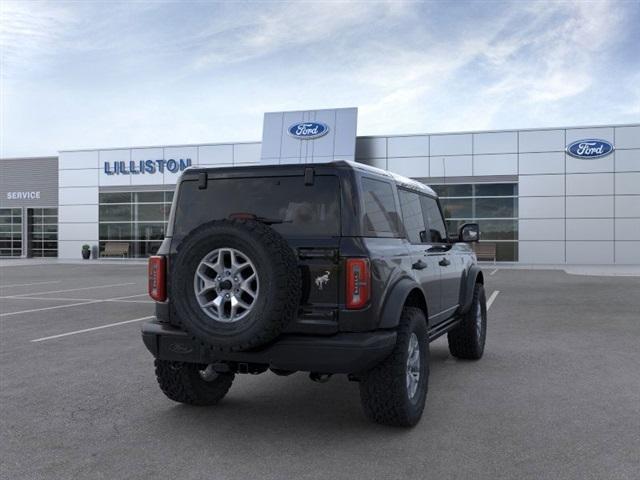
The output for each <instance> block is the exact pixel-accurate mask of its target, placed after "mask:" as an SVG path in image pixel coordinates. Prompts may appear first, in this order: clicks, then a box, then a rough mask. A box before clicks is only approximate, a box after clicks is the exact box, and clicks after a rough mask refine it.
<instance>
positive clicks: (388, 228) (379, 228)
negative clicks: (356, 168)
mask: <svg viewBox="0 0 640 480" xmlns="http://www.w3.org/2000/svg"><path fill="white" fill-rule="evenodd" d="M362 198H363V202H364V218H363V222H364V225H363V227H364V228H363V229H364V231H365V233H366V234H368V235H373V236H379V237H393V236H396V235H398V234H399V230H400V229H399V225H400V222H399V215H398V211H397V209H396V201H395V198H394V196H393V187H392V186H391V184H390V183H388V182H383V181H381V180H374V179H372V178H367V177H363V178H362Z"/></svg>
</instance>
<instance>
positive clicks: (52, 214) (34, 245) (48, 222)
mask: <svg viewBox="0 0 640 480" xmlns="http://www.w3.org/2000/svg"><path fill="white" fill-rule="evenodd" d="M27 226H28V232H29V256H30V257H57V256H58V209H57V208H30V209H29V210H28V211H27Z"/></svg>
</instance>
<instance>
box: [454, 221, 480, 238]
mask: <svg viewBox="0 0 640 480" xmlns="http://www.w3.org/2000/svg"><path fill="white" fill-rule="evenodd" d="M478 240H480V226H479V225H478V224H477V223H465V224H464V225H462V226H461V227H460V233H459V234H458V241H460V242H477V241H478Z"/></svg>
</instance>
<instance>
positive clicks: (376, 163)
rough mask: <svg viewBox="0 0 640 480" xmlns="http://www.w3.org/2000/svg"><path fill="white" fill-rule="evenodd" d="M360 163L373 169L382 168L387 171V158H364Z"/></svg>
mask: <svg viewBox="0 0 640 480" xmlns="http://www.w3.org/2000/svg"><path fill="white" fill-rule="evenodd" d="M358 162H359V163H363V164H365V165H369V166H371V167H377V168H382V169H383V170H386V169H387V159H386V158H366V159H365V158H363V159H359V160H358Z"/></svg>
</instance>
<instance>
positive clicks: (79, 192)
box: [58, 187, 98, 205]
mask: <svg viewBox="0 0 640 480" xmlns="http://www.w3.org/2000/svg"><path fill="white" fill-rule="evenodd" d="M58 198H59V200H58V203H59V204H60V205H87V204H97V203H98V187H70V188H61V189H60V190H58Z"/></svg>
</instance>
